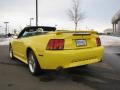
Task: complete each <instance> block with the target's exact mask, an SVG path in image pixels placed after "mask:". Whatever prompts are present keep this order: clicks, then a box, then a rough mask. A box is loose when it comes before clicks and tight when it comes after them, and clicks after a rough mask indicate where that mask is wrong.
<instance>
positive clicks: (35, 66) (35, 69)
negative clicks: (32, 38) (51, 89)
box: [27, 50, 41, 75]
mask: <svg viewBox="0 0 120 90" xmlns="http://www.w3.org/2000/svg"><path fill="white" fill-rule="evenodd" d="M27 55H28V56H27V57H28V66H29V71H30V72H31V73H32V75H39V74H40V73H41V69H40V65H39V63H38V61H37V58H36V56H35V54H34V52H33V51H32V50H29V51H28V54H27Z"/></svg>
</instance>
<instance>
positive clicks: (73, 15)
mask: <svg viewBox="0 0 120 90" xmlns="http://www.w3.org/2000/svg"><path fill="white" fill-rule="evenodd" d="M68 16H69V18H70V20H71V21H73V22H74V24H75V31H76V30H77V27H78V23H79V21H80V20H82V19H84V18H85V15H84V13H83V12H81V8H80V0H72V8H70V9H69V10H68Z"/></svg>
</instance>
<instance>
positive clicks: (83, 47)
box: [9, 26, 104, 75]
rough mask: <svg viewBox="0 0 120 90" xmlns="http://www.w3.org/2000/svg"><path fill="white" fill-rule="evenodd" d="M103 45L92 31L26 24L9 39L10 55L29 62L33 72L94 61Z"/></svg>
mask: <svg viewBox="0 0 120 90" xmlns="http://www.w3.org/2000/svg"><path fill="white" fill-rule="evenodd" d="M103 53H104V47H103V46H101V41H100V38H99V36H98V33H97V32H95V31H67V30H66V31H65V30H64V31H60V30H56V28H55V27H45V26H38V27H36V26H32V27H25V28H24V29H23V30H22V31H21V32H20V34H19V35H18V37H17V38H16V39H13V40H12V41H10V44H9V55H10V58H11V59H13V58H17V59H19V60H20V61H22V62H24V63H26V64H28V66H29V70H30V72H31V73H32V74H33V75H35V74H38V72H39V71H40V70H41V69H61V68H63V69H65V68H71V67H77V66H84V65H88V64H92V63H97V62H100V61H101V60H102V57H103Z"/></svg>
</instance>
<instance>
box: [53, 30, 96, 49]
mask: <svg viewBox="0 0 120 90" xmlns="http://www.w3.org/2000/svg"><path fill="white" fill-rule="evenodd" d="M54 34H56V35H55V37H54V38H57V39H64V40H65V43H64V49H84V48H93V47H96V46H97V44H96V38H97V37H98V34H97V32H95V31H59V32H54Z"/></svg>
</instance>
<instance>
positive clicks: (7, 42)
mask: <svg viewBox="0 0 120 90" xmlns="http://www.w3.org/2000/svg"><path fill="white" fill-rule="evenodd" d="M11 39H12V38H2V39H0V40H1V41H0V45H9V42H10V40H11Z"/></svg>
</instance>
